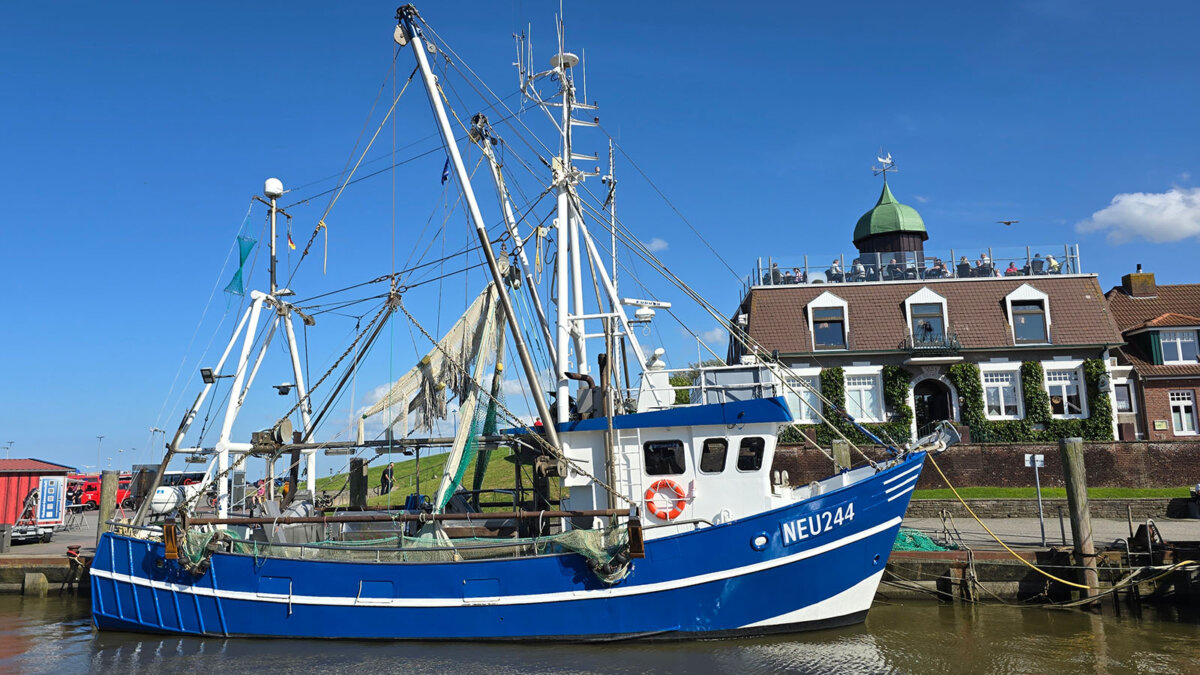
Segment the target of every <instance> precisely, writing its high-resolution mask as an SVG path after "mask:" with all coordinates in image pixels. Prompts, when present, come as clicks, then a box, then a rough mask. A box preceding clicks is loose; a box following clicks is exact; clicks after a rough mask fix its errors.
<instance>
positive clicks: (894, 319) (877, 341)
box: [744, 275, 1123, 354]
mask: <svg viewBox="0 0 1200 675" xmlns="http://www.w3.org/2000/svg"><path fill="white" fill-rule="evenodd" d="M1026 283H1027V284H1029V285H1030V286H1032V287H1034V288H1036V289H1038V290H1039V291H1041V292H1043V293H1045V294H1046V295H1047V296H1049V299H1050V321H1051V326H1050V339H1051V342H1052V344H1055V345H1099V344H1109V345H1117V344H1120V343H1121V342H1123V340H1122V339H1121V336H1120V333H1119V332H1118V331H1117V328H1116V325H1114V323H1113V320H1112V317H1111V316H1110V315H1109V310H1108V307H1107V305H1106V304H1105V302H1104V294H1103V293H1102V292H1101V290H1100V284H1099V283H1098V282H1097V281H1096V277H1095V276H1090V275H1089V276H1061V277H1060V276H1040V277H1018V278H1011V277H1009V278H1005V277H997V278H994V279H947V280H926V281H903V282H881V283H851V284H802V285H796V286H774V287H758V288H754V289H752V290H751V292H750V296H749V298H747V300H746V305H744V307H746V308H748V314H749V315H750V317H749V326H748V330H749V333H750V336H751V337H752V338H754V339H755V340H757V341H758V342H759V343H761V344H762V345H763V346H764V347H765V348H766V349H768V350H774V349H778V350H779V351H780V352H782V353H785V354H786V353H790V354H794V353H807V352H812V351H813V348H812V337H811V336H810V334H809V331H808V319H807V314H806V311H807V306H808V303H809V302H811V301H812V300H813V299H815V298H816V297H817V296H818V295H820V294H822V293H824V292H826V291H829V292H830V293H833V294H834V295H836V296H838V297H839V298H841V299H843V300H845V301H846V303H847V306H848V308H849V317H848V320H849V323H850V331H849V332H850V339H849V344H848V345H847V347H848V348H849V349H850V350H851V351H867V350H894V349H897V348H898V346H899V345H900V343H901V342H902V341H903V340H904V338H905V336H906V335H907V334H908V322H907V320H906V318H905V315H904V300H905V298H907V297H908V296H910V295H912V294H913V293H915V292H917V291H918V290H920V289H921V287H922V286H928V287H929V289H930V290H931V291H933V292H935V293H937V294H938V295H941V296H942V297H944V298H946V310H947V314H948V317H947V319H948V323H949V327H948V330H949V331H950V332H953V333H956V334H957V335H958V339H959V341H960V342H961V343H962V346H963V347H964V348H967V349H971V348H989V347H1008V346H1013V338H1012V331H1011V330H1010V328H1009V326H1008V315H1007V313H1006V311H1005V307H1004V297H1005V296H1006V295H1008V294H1009V293H1011V292H1012V291H1013V290H1015V289H1016V288H1017V287H1019V286H1021V285H1022V284H1026ZM744 311H745V310H744Z"/></svg>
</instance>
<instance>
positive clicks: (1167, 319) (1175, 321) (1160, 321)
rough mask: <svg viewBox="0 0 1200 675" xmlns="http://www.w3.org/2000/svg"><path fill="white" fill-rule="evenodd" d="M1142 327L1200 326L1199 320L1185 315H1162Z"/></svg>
mask: <svg viewBox="0 0 1200 675" xmlns="http://www.w3.org/2000/svg"><path fill="white" fill-rule="evenodd" d="M1142 326H1143V327H1146V328H1150V327H1167V326H1200V318H1196V317H1194V316H1188V315H1187V314H1163V315H1162V316H1160V317H1157V318H1154V319H1150V320H1149V321H1147V322H1146V323H1143V324H1142Z"/></svg>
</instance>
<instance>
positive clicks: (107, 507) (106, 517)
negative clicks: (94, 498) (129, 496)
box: [96, 471, 120, 543]
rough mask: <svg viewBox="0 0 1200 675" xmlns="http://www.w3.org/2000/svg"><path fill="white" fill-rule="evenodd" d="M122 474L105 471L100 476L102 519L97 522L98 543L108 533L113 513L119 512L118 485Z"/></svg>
mask: <svg viewBox="0 0 1200 675" xmlns="http://www.w3.org/2000/svg"><path fill="white" fill-rule="evenodd" d="M119 479H120V474H118V473H117V472H116V471H105V472H103V473H101V474H100V504H99V506H98V508H99V509H100V514H99V515H100V517H99V518H98V519H97V521H96V543H99V542H100V535H102V534H104V533H105V532H107V531H108V521H110V520H112V517H113V512H115V511H116V510H117V484H118V482H119Z"/></svg>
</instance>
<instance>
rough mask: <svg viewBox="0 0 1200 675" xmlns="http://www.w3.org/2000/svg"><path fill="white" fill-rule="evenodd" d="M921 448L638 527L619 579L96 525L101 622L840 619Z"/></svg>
mask: <svg viewBox="0 0 1200 675" xmlns="http://www.w3.org/2000/svg"><path fill="white" fill-rule="evenodd" d="M923 461H924V455H923V454H915V455H912V456H910V457H908V458H906V459H904V460H902V461H900V462H898V463H896V464H895V465H894V466H891V467H889V468H888V469H886V470H885V471H882V472H880V473H878V474H876V475H874V476H872V477H869V478H867V479H864V480H862V481H860V482H858V483H855V484H853V485H850V486H847V487H844V488H840V489H837V490H832V491H830V492H828V493H826V494H823V495H819V496H817V497H814V498H811V499H808V500H805V501H803V502H798V503H795V504H790V505H787V506H784V507H781V508H777V509H774V510H771V511H768V512H765V513H761V514H758V515H755V516H751V517H746V518H742V519H738V520H735V521H733V522H729V523H726V524H722V525H717V526H714V527H706V528H703V529H699V530H696V531H693V532H688V533H685V534H678V535H673V536H669V537H663V538H660V539H651V540H650V541H648V542H646V558H645V559H639V560H635V561H634V562H633V567H632V570H631V571H630V573H629V574H628V575H627V576H626V577H625V578H624V579H623V580H621V581H620V582H618V583H616V584H614V585H611V586H609V585H606V584H604V583H603V582H601V581H599V580H598V579H597V578H596V577H595V575H594V574H593V573H592V571H591V570H590V569H589V568H588V566H587V564H586V562H585V560H584V559H583V557H582V556H579V555H574V554H564V555H547V556H538V557H532V558H515V559H503V560H487V561H467V562H452V563H451V562H429V563H368V562H350V561H314V560H296V559H282V558H257V559H256V558H255V557H254V556H250V555H239V554H231V553H216V554H214V555H213V556H212V560H211V567H210V568H209V570H208V571H207V572H206V573H205V574H204V575H203V576H200V577H195V576H193V575H191V574H190V573H188V572H185V571H183V570H182V569H180V568H179V567H178V565H177V564H176V563H175V562H174V561H166V560H164V559H163V546H162V544H161V543H157V542H148V541H145V540H140V539H135V538H130V537H125V536H121V535H117V534H113V533H106V534H105V535H104V536H103V537H102V538H101V541H100V543H99V545H98V547H97V552H96V557H95V560H94V561H93V563H92V579H91V586H92V613H93V617H94V620H95V623H96V626H97V627H98V628H100V629H108V630H125V631H137V632H159V633H173V634H187V635H214V636H249V637H285V638H349V639H379V640H399V639H410V640H446V639H461V640H526V639H556V640H607V639H627V638H657V639H690V638H700V637H705V638H711V637H726V636H733V635H754V634H766V633H774V632H783V631H793V630H802V629H811V628H822V627H830V626H839V625H846V624H850V623H856V622H859V621H861V620H862V619H863V618H864V617H865V615H866V612H867V609H868V608H869V607H870V603H871V599H872V598H873V596H874V594H875V590H876V587H877V586H878V583H879V580H880V577H881V576H882V574H883V569H884V566H885V565H886V564H887V560H888V555H889V554H890V552H891V549H892V545H893V543H894V541H895V538H896V532H897V530H898V528H899V527H900V522H901V520H902V518H903V515H904V511H905V510H906V508H907V506H908V501H909V498H910V496H911V491H912V489H913V487H914V486H915V484H916V480H917V478H918V477H919V476H920V471H921V466H922V463H923Z"/></svg>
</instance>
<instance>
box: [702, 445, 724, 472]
mask: <svg viewBox="0 0 1200 675" xmlns="http://www.w3.org/2000/svg"><path fill="white" fill-rule="evenodd" d="M728 451H729V441H726V440H725V439H724V438H708V439H705V441H704V445H703V446H702V447H701V449H700V473H721V472H722V471H724V470H725V455H726V454H728Z"/></svg>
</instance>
